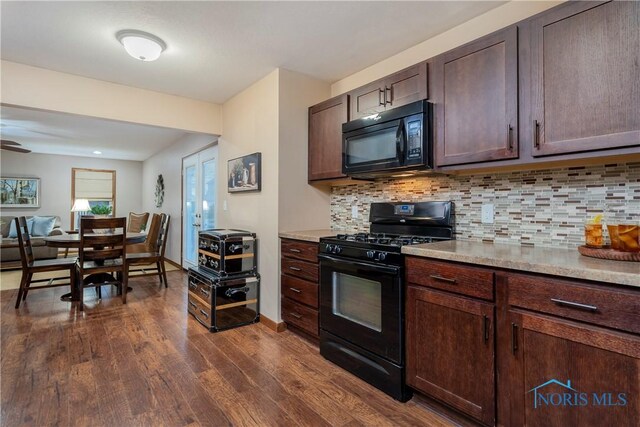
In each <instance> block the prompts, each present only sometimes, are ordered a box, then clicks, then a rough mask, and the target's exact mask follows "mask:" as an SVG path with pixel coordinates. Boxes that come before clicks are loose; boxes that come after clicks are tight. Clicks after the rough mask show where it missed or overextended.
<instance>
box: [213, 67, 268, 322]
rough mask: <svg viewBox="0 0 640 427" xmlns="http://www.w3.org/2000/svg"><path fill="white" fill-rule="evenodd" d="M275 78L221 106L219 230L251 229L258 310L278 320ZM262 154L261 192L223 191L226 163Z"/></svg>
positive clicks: (225, 181) (259, 84)
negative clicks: (258, 283)
mask: <svg viewBox="0 0 640 427" xmlns="http://www.w3.org/2000/svg"><path fill="white" fill-rule="evenodd" d="M278 78H279V70H275V71H273V72H272V73H271V74H269V75H267V76H266V77H264V78H263V79H261V80H259V81H258V82H256V83H254V84H253V85H251V86H250V87H248V88H247V89H245V90H244V91H242V92H241V93H239V94H238V95H236V96H234V97H233V98H231V99H230V100H229V101H227V102H225V103H224V104H223V106H222V120H223V122H224V134H223V135H222V136H221V137H220V140H219V145H218V150H219V151H218V153H219V158H220V160H219V165H220V167H219V168H218V171H219V173H218V181H219V182H218V198H219V202H222V201H224V200H226V201H227V206H228V209H227V210H226V211H225V210H224V209H223V206H222V204H223V203H218V215H217V217H218V223H219V225H220V226H221V227H229V228H238V229H244V230H251V231H253V232H255V233H257V235H258V238H259V239H260V242H259V250H258V269H259V272H260V275H261V279H262V282H261V290H260V311H261V312H262V313H263V314H264V315H265V316H266V317H268V318H269V319H271V320H275V321H278V320H279V318H280V316H279V313H280V294H279V286H278V273H279V266H280V265H279V264H280V260H279V258H278ZM255 152H261V153H262V191H260V192H252V193H234V194H230V193H228V192H227V160H229V159H232V158H235V157H240V156H244V155H246V154H251V153H255Z"/></svg>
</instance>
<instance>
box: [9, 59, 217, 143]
mask: <svg viewBox="0 0 640 427" xmlns="http://www.w3.org/2000/svg"><path fill="white" fill-rule="evenodd" d="M0 67H1V70H2V73H1V75H0V87H1V88H2V93H1V97H2V98H1V101H2V103H3V104H8V105H15V106H23V107H29V108H38V109H42V110H51V111H60V112H64V113H72V114H80V115H83V116H91V117H101V118H105V119H111V120H121V121H125V122H132V123H142V124H146V125H153V126H161V127H167V128H174V129H183V130H186V131H191V132H202V133H210V134H215V135H219V134H220V133H222V117H221V107H220V105H218V104H212V103H209V102H204V101H198V100H195V99H189V98H183V97H180V96H175V95H169V94H166V93H160V92H154V91H151V90H145V89H139V88H135V87H131V86H124V85H120V84H115V83H109V82H105V81H102V80H95V79H90V78H87V77H80V76H75V75H72V74H66V73H60V72H57V71H51V70H46V69H44V68H38V67H32V66H29V65H24V64H18V63H15V62H9V61H2V62H0Z"/></svg>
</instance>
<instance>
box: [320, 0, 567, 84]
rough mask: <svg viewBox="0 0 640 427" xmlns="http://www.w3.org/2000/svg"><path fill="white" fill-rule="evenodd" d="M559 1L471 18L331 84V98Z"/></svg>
mask: <svg viewBox="0 0 640 427" xmlns="http://www.w3.org/2000/svg"><path fill="white" fill-rule="evenodd" d="M563 2H564V0H561V1H510V2H508V3H506V4H504V5H502V6H499V7H497V8H495V9H492V10H490V11H488V12H486V13H484V14H482V15H480V16H477V17H476V18H474V19H471V20H469V21H467V22H465V23H463V24H460V25H458V26H457V27H454V28H452V29H450V30H449V31H445V32H444V33H442V34H439V35H437V36H435V37H432V38H430V39H428V40H426V41H424V42H422V43H420V44H417V45H415V46H413V47H410V48H409V49H407V50H404V51H402V52H400V53H398V54H396V55H393V56H391V57H389V58H387V59H385V60H382V61H380V62H378V63H375V64H373V65H372V66H370V67H367V68H365V69H363V70H361V71H358V72H357V73H354V74H352V75H350V76H347V77H345V78H344V79H342V80H339V81H337V82H335V83H333V84H332V85H331V94H332V96H336V95H339V94H341V93H345V92H348V91H350V90H352V89H355V88H357V87H359V86H362V85H364V84H367V83H369V82H372V81H374V80H377V79H379V78H382V77H384V76H386V75H388V74H391V73H394V72H396V71H399V70H402V69H403V68H406V67H409V66H411V65H413V64H417V63H418V62H420V61H424V60H427V59H429V58H433V57H434V56H437V55H439V54H441V53H444V52H446V51H448V50H451V49H453V48H455V47H458V46H461V45H463V44H465V43H468V42H470V41H473V40H475V39H477V38H480V37H482V36H485V35H487V34H490V33H492V32H494V31H497V30H500V29H502V28H504V27H507V26H509V25H511V24H515V23H516V22H518V21H521V20H523V19H526V18H529V17H530V16H533V15H535V14H537V13H540V12H542V11H545V10H547V9H550V8H552V7H554V6H557V5H558V4H560V3H563Z"/></svg>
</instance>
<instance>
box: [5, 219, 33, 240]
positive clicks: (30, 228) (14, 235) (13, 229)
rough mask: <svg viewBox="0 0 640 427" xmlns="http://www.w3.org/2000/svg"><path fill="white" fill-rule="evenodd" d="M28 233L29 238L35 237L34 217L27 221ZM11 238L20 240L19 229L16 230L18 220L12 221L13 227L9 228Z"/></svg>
mask: <svg viewBox="0 0 640 427" xmlns="http://www.w3.org/2000/svg"><path fill="white" fill-rule="evenodd" d="M27 231H29V236H31V235H33V217H31V218H29V219H27ZM7 237H9V238H10V239H17V238H18V229H17V228H16V220H15V219H12V220H11V227H9V236H7Z"/></svg>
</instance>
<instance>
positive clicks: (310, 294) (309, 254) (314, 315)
mask: <svg viewBox="0 0 640 427" xmlns="http://www.w3.org/2000/svg"><path fill="white" fill-rule="evenodd" d="M280 253H281V254H282V257H281V259H280V271H281V275H280V290H281V294H280V295H281V300H280V301H281V307H282V320H284V321H285V322H286V324H287V326H288V328H289V330H291V331H294V332H302V333H303V334H306V335H308V336H309V337H311V338H312V339H314V340H317V339H318V337H319V330H318V244H317V243H312V242H303V241H299V240H291V239H282V241H281V246H280Z"/></svg>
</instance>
